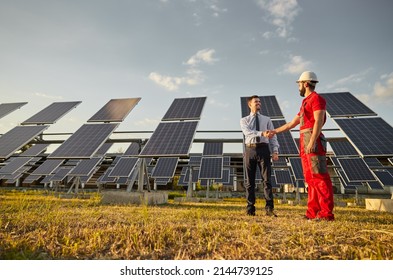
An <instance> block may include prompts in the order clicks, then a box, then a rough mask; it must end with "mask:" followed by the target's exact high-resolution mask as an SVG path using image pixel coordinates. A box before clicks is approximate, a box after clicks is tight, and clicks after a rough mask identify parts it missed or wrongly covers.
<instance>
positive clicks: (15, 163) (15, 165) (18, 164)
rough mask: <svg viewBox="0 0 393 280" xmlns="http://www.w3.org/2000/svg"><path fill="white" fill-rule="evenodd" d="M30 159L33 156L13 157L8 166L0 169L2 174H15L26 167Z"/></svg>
mask: <svg viewBox="0 0 393 280" xmlns="http://www.w3.org/2000/svg"><path fill="white" fill-rule="evenodd" d="M30 160H31V158H25V157H22V158H20V157H16V158H13V159H12V160H11V161H10V162H9V163H8V164H7V165H6V166H4V167H2V168H1V169H0V174H14V173H15V172H17V171H18V170H20V169H21V168H22V167H24V166H25V165H26V164H27V163H28V162H29V161H30Z"/></svg>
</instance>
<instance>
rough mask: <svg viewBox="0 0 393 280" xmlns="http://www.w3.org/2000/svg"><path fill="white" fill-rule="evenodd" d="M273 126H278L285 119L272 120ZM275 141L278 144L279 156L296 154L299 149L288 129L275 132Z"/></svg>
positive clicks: (282, 123) (283, 122)
mask: <svg viewBox="0 0 393 280" xmlns="http://www.w3.org/2000/svg"><path fill="white" fill-rule="evenodd" d="M272 122H273V126H274V127H280V126H282V125H284V124H285V123H286V121H285V120H273V121H272ZM277 141H278V143H279V144H280V149H279V151H280V155H281V156H298V155H299V149H298V147H297V145H296V142H295V140H294V139H293V137H292V134H291V132H290V131H286V132H283V133H279V134H277Z"/></svg>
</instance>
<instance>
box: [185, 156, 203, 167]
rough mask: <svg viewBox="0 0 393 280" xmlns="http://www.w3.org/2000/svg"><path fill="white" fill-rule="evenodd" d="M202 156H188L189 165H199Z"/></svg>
mask: <svg viewBox="0 0 393 280" xmlns="http://www.w3.org/2000/svg"><path fill="white" fill-rule="evenodd" d="M201 160H202V156H190V160H189V161H188V165H189V166H200V165H201Z"/></svg>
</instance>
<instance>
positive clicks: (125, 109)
mask: <svg viewBox="0 0 393 280" xmlns="http://www.w3.org/2000/svg"><path fill="white" fill-rule="evenodd" d="M140 100H141V98H139V97H138V98H123V99H111V100H109V101H108V103H106V104H105V105H104V106H103V107H102V108H101V109H100V110H99V111H98V112H97V113H95V114H94V115H93V116H92V117H91V118H90V119H89V120H88V121H87V122H122V121H123V120H124V119H125V118H126V117H127V115H128V114H129V113H130V112H131V110H132V109H133V108H134V107H135V106H136V105H137V104H138V102H139V101H140Z"/></svg>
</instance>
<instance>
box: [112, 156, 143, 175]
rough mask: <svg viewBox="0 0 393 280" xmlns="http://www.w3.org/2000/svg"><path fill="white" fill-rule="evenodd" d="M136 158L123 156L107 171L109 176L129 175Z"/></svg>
mask: <svg viewBox="0 0 393 280" xmlns="http://www.w3.org/2000/svg"><path fill="white" fill-rule="evenodd" d="M137 161H138V158H136V157H124V158H120V159H119V161H118V162H117V163H116V165H115V166H114V167H113V169H112V171H111V172H110V173H109V175H108V176H109V177H129V176H130V175H131V172H132V170H133V169H134V167H135V165H136V163H137Z"/></svg>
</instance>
